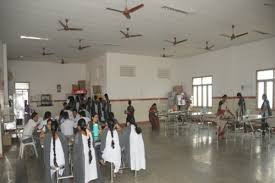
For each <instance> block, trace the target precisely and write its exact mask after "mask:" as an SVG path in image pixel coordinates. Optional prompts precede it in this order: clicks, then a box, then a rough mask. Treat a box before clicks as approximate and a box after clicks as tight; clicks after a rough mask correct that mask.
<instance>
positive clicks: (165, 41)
mask: <svg viewBox="0 0 275 183" xmlns="http://www.w3.org/2000/svg"><path fill="white" fill-rule="evenodd" d="M164 41H165V42H168V43H172V44H174V41H169V40H164Z"/></svg>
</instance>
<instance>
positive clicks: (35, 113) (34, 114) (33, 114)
mask: <svg viewBox="0 0 275 183" xmlns="http://www.w3.org/2000/svg"><path fill="white" fill-rule="evenodd" d="M36 115H38V113H37V112H35V111H34V112H33V113H32V115H31V118H32V119H33V118H34V117H35V116H36Z"/></svg>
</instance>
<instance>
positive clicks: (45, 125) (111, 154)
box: [23, 99, 146, 183]
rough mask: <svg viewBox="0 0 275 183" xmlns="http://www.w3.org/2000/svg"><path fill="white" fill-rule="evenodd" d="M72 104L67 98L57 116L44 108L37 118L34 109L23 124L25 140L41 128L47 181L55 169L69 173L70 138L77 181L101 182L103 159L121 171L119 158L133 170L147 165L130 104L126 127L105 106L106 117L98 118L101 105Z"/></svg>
mask: <svg viewBox="0 0 275 183" xmlns="http://www.w3.org/2000/svg"><path fill="white" fill-rule="evenodd" d="M98 102H100V101H98ZM72 104H73V102H72V99H70V101H69V102H68V103H66V105H64V109H62V110H61V112H60V116H59V118H58V119H53V117H52V114H51V112H49V111H47V112H45V114H44V118H43V120H42V121H41V122H38V119H39V117H38V114H37V113H36V112H33V113H32V115H31V119H30V120H29V121H28V123H27V124H26V125H25V127H24V131H23V141H24V142H27V141H30V140H32V138H30V137H31V136H32V134H33V132H34V131H36V130H37V129H40V130H41V134H40V137H41V139H43V158H44V165H45V167H44V168H45V179H46V182H47V183H53V182H55V173H58V174H59V176H68V175H69V174H71V173H72V172H70V160H69V152H70V151H69V143H68V142H69V140H71V139H73V141H72V142H73V143H72V144H73V151H72V152H71V157H72V162H73V175H74V181H75V182H76V183H88V182H91V181H95V182H104V176H103V175H102V174H101V171H100V166H104V165H105V163H106V162H109V163H112V164H113V165H114V173H118V172H119V171H120V168H121V167H122V162H123V166H126V167H128V168H130V169H131V170H133V171H139V170H141V169H145V168H146V161H145V148H144V142H143V137H142V129H141V128H140V127H139V126H138V125H137V123H136V122H135V118H134V108H133V107H132V108H131V107H130V108H129V110H128V109H127V111H126V113H127V120H126V127H125V128H122V127H121V125H120V124H119V123H118V122H117V120H116V119H115V117H114V114H113V113H112V112H110V111H108V109H107V112H106V111H104V113H105V116H104V119H105V120H104V121H101V120H100V115H99V114H98V113H97V112H99V111H100V109H99V108H97V109H95V110H94V111H93V110H92V108H93V107H92V104H93V102H91V108H90V109H91V110H90V109H87V105H86V108H84V105H83V104H82V105H81V104H80V106H81V107H80V108H79V109H76V108H73V109H72V106H74V107H75V106H76V105H72ZM94 104H95V101H94ZM96 105H98V104H96ZM82 106H83V107H82ZM99 106H100V104H99ZM103 106H104V105H103ZM101 109H103V108H101ZM90 111H91V113H90ZM102 111H103V110H102ZM104 113H103V114H104ZM89 114H90V116H91V117H90V116H89ZM101 119H102V118H101Z"/></svg>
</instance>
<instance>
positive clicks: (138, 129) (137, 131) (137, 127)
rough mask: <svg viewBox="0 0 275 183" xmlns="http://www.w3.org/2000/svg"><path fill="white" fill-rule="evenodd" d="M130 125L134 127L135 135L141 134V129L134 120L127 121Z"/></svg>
mask: <svg viewBox="0 0 275 183" xmlns="http://www.w3.org/2000/svg"><path fill="white" fill-rule="evenodd" d="M128 122H129V123H130V124H131V125H134V126H135V130H136V133H137V134H141V133H142V129H141V128H140V127H139V126H138V125H137V123H136V121H135V118H133V117H131V118H130V119H129V121H128Z"/></svg>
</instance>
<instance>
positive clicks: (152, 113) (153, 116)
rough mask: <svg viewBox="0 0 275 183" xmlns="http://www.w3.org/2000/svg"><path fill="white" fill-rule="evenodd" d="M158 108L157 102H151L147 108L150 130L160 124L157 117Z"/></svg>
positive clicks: (158, 126) (157, 127)
mask: <svg viewBox="0 0 275 183" xmlns="http://www.w3.org/2000/svg"><path fill="white" fill-rule="evenodd" d="M157 113H158V109H157V104H155V103H154V104H153V105H152V106H151V107H150V109H149V121H150V123H151V125H152V130H153V131H155V130H159V128H160V124H159V117H158V115H157Z"/></svg>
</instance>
